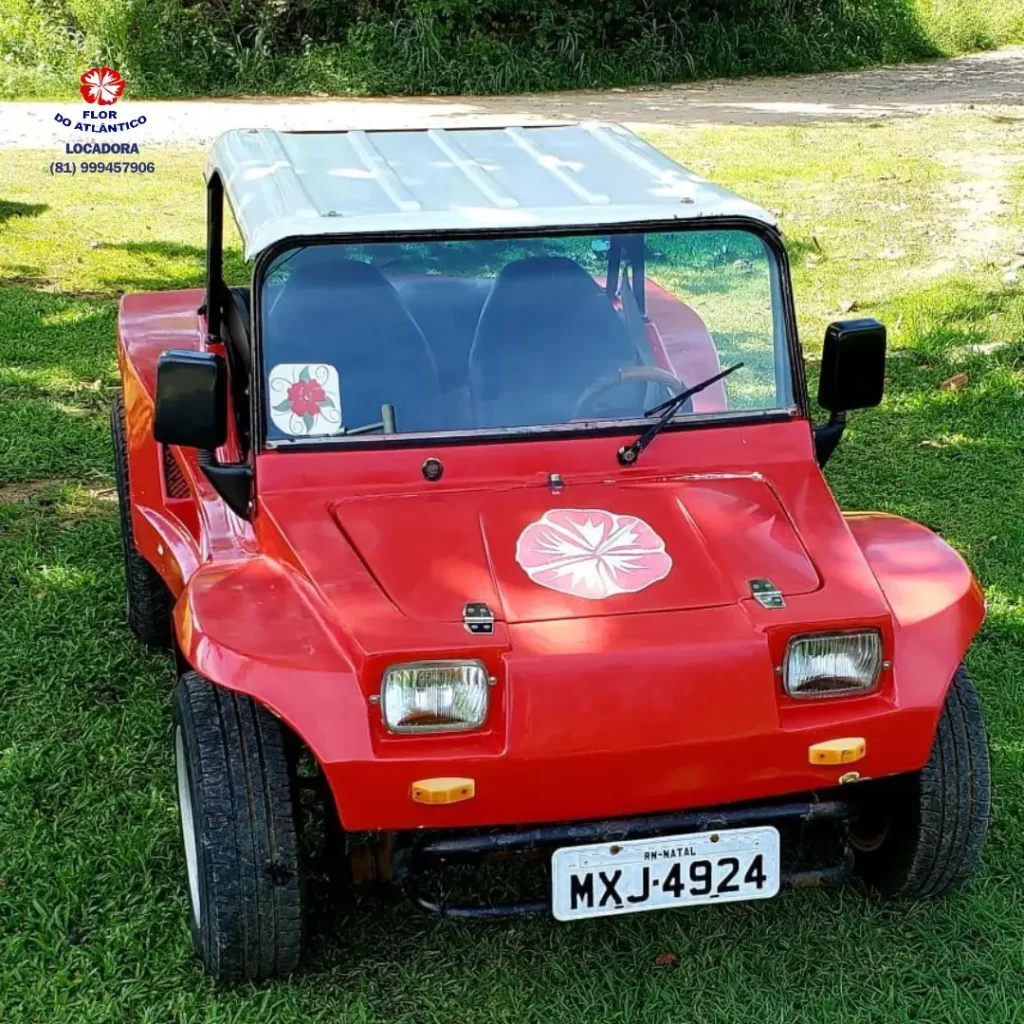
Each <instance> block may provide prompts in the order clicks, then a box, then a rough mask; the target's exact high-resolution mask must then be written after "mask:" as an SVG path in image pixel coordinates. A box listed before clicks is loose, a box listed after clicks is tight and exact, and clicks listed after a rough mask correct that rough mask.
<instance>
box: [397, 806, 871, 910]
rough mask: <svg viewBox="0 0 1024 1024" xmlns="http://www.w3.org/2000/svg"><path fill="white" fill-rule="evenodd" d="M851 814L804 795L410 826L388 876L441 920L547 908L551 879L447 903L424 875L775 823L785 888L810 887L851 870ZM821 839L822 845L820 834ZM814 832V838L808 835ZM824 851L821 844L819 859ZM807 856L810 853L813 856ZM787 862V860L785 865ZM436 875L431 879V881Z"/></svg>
mask: <svg viewBox="0 0 1024 1024" xmlns="http://www.w3.org/2000/svg"><path fill="white" fill-rule="evenodd" d="M856 815H857V807H856V805H855V804H854V803H852V802H849V801H844V800H839V799H824V800H820V799H817V798H816V797H813V796H812V797H806V798H801V799H795V800H791V801H786V802H784V803H774V804H773V803H768V804H764V803H762V804H752V805H749V806H736V807H723V808H709V809H704V810H696V811H679V812H675V813H670V814H656V815H645V816H641V817H634V818H620V819H610V820H603V821H586V822H570V823H565V824H552V825H540V826H535V827H532V828H521V829H516V828H503V829H487V830H480V831H477V830H474V831H472V832H466V831H461V832H449V833H440V834H437V833H430V832H422V831H421V832H414V833H409V834H405V835H401V836H400V837H399V838H398V840H397V841H396V844H395V847H394V850H393V852H392V860H391V862H392V867H393V870H394V874H395V877H396V879H397V880H398V882H399V884H400V885H401V887H402V889H403V890H404V892H405V893H406V895H407V896H408V897H409V898H410V899H411V900H412V901H413V902H414V903H415V904H416V905H417V906H418V907H420V909H422V910H424V911H425V912H426V913H428V914H430V915H431V916H434V917H443V918H477V919H479V918H508V917H522V916H527V915H532V914H547V913H550V911H551V898H550V879H549V880H548V889H547V892H546V893H545V895H544V896H539V895H538V896H534V897H530V898H526V899H523V898H517V899H512V900H505V901H501V902H485V901H479V900H474V901H472V902H458V901H453V900H452V899H451V897H450V895H449V894H448V893H447V890H446V889H445V887H444V885H443V883H441V884H435V886H434V887H433V891H431V888H430V886H429V883H428V881H427V878H428V876H429V875H431V874H433V875H435V876H436V878H437V879H440V878H442V876H443V871H444V869H445V868H446V867H448V866H451V865H456V864H466V863H475V862H480V861H482V860H484V859H486V858H489V857H497V858H499V859H502V860H504V859H506V858H507V857H508V856H509V855H520V856H522V855H535V856H536V855H540V856H541V857H544V856H545V855H547V860H548V861H549V860H550V856H549V855H550V852H551V851H553V850H555V849H557V848H559V847H564V846H572V845H576V844H584V843H601V842H609V843H610V842H620V841H622V840H626V839H650V838H657V837H660V836H675V835H685V834H687V833H694V832H707V831H712V830H714V829H730V828H743V827H748V826H751V825H774V826H776V827H778V828H779V829H780V831H781V832H782V833H783V863H784V870H783V874H782V888H783V889H810V888H819V887H822V886H828V885H837V884H839V883H841V882H843V881H844V880H845V879H846V878H848V877H849V875H850V874H851V872H852V869H853V853H852V850H851V849H850V847H849V845H848V843H847V841H846V825H847V823H848V822H850V821H851V820H852V819H854V818H855V817H856ZM823 832H824V833H825V836H824V838H825V839H826V840H827V842H826V843H825V844H824V847H822V844H821V842H820V841H821V839H822V838H823V836H822V833H823ZM811 833H813V836H811V835H810V834H811ZM809 837H810V838H813V839H815V840H818V843H817V844H816V845H817V846H818V847H819V849H818V856H817V858H816V860H815V861H814V862H813V866H812V864H811V863H810V862H808V861H807V860H806V857H807V856H808V853H809V851H808V850H806V849H803V848H802V847H803V845H804V841H805V840H807V839H808V838H809ZM822 849H825V850H827V853H826V854H825V859H824V860H823V861H822V860H821V855H822ZM811 855H812V856H813V854H811ZM787 862H788V864H787ZM435 881H436V880H435Z"/></svg>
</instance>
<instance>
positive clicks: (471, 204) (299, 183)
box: [207, 123, 775, 259]
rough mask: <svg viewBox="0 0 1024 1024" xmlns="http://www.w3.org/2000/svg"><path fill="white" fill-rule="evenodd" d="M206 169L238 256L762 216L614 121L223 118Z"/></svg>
mask: <svg viewBox="0 0 1024 1024" xmlns="http://www.w3.org/2000/svg"><path fill="white" fill-rule="evenodd" d="M215 172H216V173H218V174H219V175H220V177H221V180H222V181H223V182H224V187H225V190H226V191H227V195H228V198H229V200H230V202H231V207H232V209H233V210H234V214H235V219H236V220H237V222H238V227H239V230H240V231H241V234H242V241H243V244H244V246H245V258H246V259H251V258H252V257H254V256H257V255H258V254H259V253H260V252H262V251H263V250H264V249H266V248H267V247H268V246H270V245H272V244H273V243H275V242H278V241H281V240H282V239H285V238H293V237H296V236H310V235H338V236H345V235H355V234H369V233H379V232H419V231H424V232H445V231H471V230H486V229H499V230H500V229H523V228H537V229H545V228H562V227H564V228H573V227H581V228H582V227H600V226H605V225H609V226H611V225H615V224H627V223H635V222H637V221H661V222H670V221H673V220H693V219H697V218H703V217H741V216H742V217H750V218H753V219H755V220H758V221H761V222H762V223H765V224H774V223H775V221H774V219H773V218H772V217H771V215H770V214H768V213H767V212H766V211H765V210H763V209H761V208H760V207H759V206H757V205H755V204H754V203H751V202H748V201H747V200H745V199H743V198H741V197H740V196H737V195H736V194H734V193H732V192H729V191H728V190H727V189H724V188H721V187H720V186H718V185H715V184H713V183H712V182H709V181H707V180H706V179H705V178H702V177H700V176H699V175H697V174H694V173H693V172H692V171H688V170H687V169H686V168H685V167H681V166H680V165H679V164H677V163H676V162H675V161H674V160H670V159H669V158H668V157H667V156H665V155H664V154H663V153H661V152H659V151H658V150H657V149H655V148H654V147H653V146H650V145H648V144H647V143H646V142H644V141H643V140H642V139H640V138H638V137H637V136H636V135H634V134H633V133H632V132H630V131H628V130H627V129H625V128H623V127H621V126H620V125H616V124H597V123H591V124H575V125H558V126H536V127H511V128H451V129H442V128H430V129H425V130H419V131H336V132H277V131H271V130H269V129H258V130H256V129H253V130H248V131H232V132H227V133H225V134H224V135H222V136H221V137H220V138H219V139H217V141H216V142H215V143H214V145H213V150H212V152H211V154H210V161H209V165H208V167H207V176H208V177H209V176H210V175H212V174H213V173H215Z"/></svg>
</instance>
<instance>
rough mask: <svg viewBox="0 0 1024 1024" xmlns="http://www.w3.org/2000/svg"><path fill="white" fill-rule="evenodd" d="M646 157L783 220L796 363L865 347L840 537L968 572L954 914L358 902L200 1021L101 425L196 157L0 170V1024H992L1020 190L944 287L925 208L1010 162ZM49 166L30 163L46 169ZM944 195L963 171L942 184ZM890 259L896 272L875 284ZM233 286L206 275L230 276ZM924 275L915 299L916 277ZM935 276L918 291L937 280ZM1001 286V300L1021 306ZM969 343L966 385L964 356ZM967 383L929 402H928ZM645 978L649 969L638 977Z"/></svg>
mask: <svg viewBox="0 0 1024 1024" xmlns="http://www.w3.org/2000/svg"><path fill="white" fill-rule="evenodd" d="M652 138H653V140H654V141H655V142H656V143H658V144H659V145H662V146H664V147H665V148H666V149H667V150H668V151H669V152H670V153H673V154H674V155H677V156H680V157H682V158H684V160H685V162H687V163H689V164H691V165H694V166H696V167H697V168H698V169H699V170H702V171H704V172H706V173H708V174H710V175H711V176H713V177H715V178H717V179H720V180H722V181H724V182H726V183H728V184H731V185H734V186H736V187H738V188H739V189H740V190H741V191H743V192H745V193H746V194H748V195H749V196H750V197H751V198H753V199H756V200H758V201H760V202H762V203H764V204H765V205H767V206H768V207H770V208H773V209H776V210H779V211H781V214H782V224H783V226H784V228H785V230H786V232H787V235H788V237H789V239H790V244H791V249H792V252H793V258H794V264H795V269H794V273H795V281H796V291H797V300H798V306H799V308H800V313H801V318H800V323H801V329H802V336H803V342H804V345H805V348H806V350H807V352H808V354H809V356H810V358H811V369H812V376H813V367H814V361H813V359H814V356H815V354H816V353H817V352H818V351H819V339H820V337H821V335H822V331H823V328H824V325H825V324H826V323H827V322H828V321H829V320H830V319H832V318H835V317H836V316H838V315H839V307H840V305H841V304H845V303H847V302H855V303H856V312H858V313H864V314H865V315H878V316H880V317H882V318H883V319H885V320H886V321H888V323H889V324H890V326H891V328H892V353H891V354H892V358H891V359H890V362H889V368H888V373H889V376H890V383H889V386H888V393H887V397H886V400H885V402H884V404H883V405H882V407H881V408H880V409H878V410H876V411H873V412H867V413H859V414H856V415H855V416H853V417H852V421H851V426H850V429H849V431H848V435H847V437H846V438H845V439H844V441H843V444H842V446H841V448H840V449H839V451H838V453H837V454H836V456H835V457H834V460H833V462H832V463H831V464H830V466H829V468H828V476H829V479H830V482H831V484H832V486H833V488H834V490H835V492H836V494H837V496H838V498H839V500H840V502H841V503H842V504H843V505H844V506H845V507H849V508H874V509H884V510H887V511H892V512H896V513H899V514H902V515H906V516H910V517H912V518H915V519H919V520H921V521H923V522H925V523H927V524H928V525H929V526H931V527H933V528H934V529H936V530H939V531H940V532H941V533H942V534H943V535H944V536H945V537H946V538H947V539H948V540H949V541H950V542H951V543H952V544H954V545H955V546H956V547H957V548H958V549H959V550H960V551H962V552H963V553H964V554H965V555H966V556H967V557H968V558H969V559H970V561H971V563H972V565H973V566H974V568H975V569H976V571H977V573H978V575H979V577H980V578H981V580H982V581H983V582H984V584H985V588H986V592H987V596H988V602H989V618H988V621H987V623H986V625H985V627H984V628H983V630H982V633H981V635H980V636H979V638H978V640H977V641H976V643H975V645H974V647H973V648H972V651H971V654H970V657H969V659H968V662H969V666H970V668H971V670H972V672H973V673H974V676H975V678H976V680H977V683H978V686H979V689H980V692H981V695H982V699H983V702H984V706H985V710H986V714H987V718H988V722H989V725H990V729H991V733H992V745H993V759H994V777H995V817H994V821H993V826H992V831H991V834H990V841H989V846H988V851H987V857H986V861H985V866H984V869H983V871H982V873H981V875H980V877H979V878H978V879H977V881H976V882H975V883H974V884H973V885H972V886H970V887H969V888H968V889H967V890H966V891H964V892H963V893H961V894H958V895H955V896H953V897H952V898H950V899H948V900H945V901H941V902H935V903H926V904H922V905H919V906H910V907H899V906H885V905H880V904H878V903H875V902H872V901H869V900H867V899H865V898H863V897H862V896H861V895H860V894H859V893H858V892H857V891H855V890H845V891H841V892H838V893H803V894H791V895H787V896H783V897H780V898H779V899H777V900H773V901H770V902H767V903H764V904H757V905H753V904H751V905H736V906H732V907H713V908H703V909H699V910H695V911H681V912H678V913H664V914H649V915H639V916H637V917H635V918H623V919H619V920H611V921H603V922H592V923H585V924H580V925H573V926H566V925H558V924H556V923H554V922H552V921H547V920H537V921H529V922H516V923H512V924H502V925H478V926H459V925H453V924H435V923H432V922H430V921H426V920H424V919H423V918H421V917H420V916H418V915H417V913H416V912H414V911H413V910H412V909H411V908H410V907H408V906H407V905H406V904H404V903H402V902H400V901H390V900H387V899H383V898H380V897H370V896H365V897H362V898H360V899H359V901H358V902H357V903H356V905H355V906H354V907H352V908H351V909H350V910H348V911H346V912H345V913H344V914H343V915H342V916H341V917H340V918H339V919H337V920H334V921H325V920H319V921H318V923H317V925H316V938H315V948H314V953H313V955H312V957H311V960H310V962H309V965H308V967H307V969H306V970H305V972H304V973H303V974H301V976H299V977H297V978H296V979H295V980H293V981H291V982H288V983H278V984H268V985H263V986H258V987H256V986H241V987H239V988H236V989H232V990H219V989H217V988H216V987H215V986H214V985H213V984H212V983H211V982H210V981H209V979H207V978H206V977H205V976H204V974H203V972H202V970H201V969H200V967H199V965H198V963H197V962H196V960H195V959H194V957H193V955H192V952H191V949H190V944H189V937H188V933H187V927H186V892H185V883H184V865H183V857H182V853H181V849H180V842H179V836H178V831H177V829H178V823H177V808H176V802H175V796H174V781H173V768H172V758H171V745H170V691H171V686H172V680H173V674H174V669H173V665H172V663H171V661H170V659H169V658H167V657H162V656H150V655H146V654H144V653H143V652H142V651H141V650H140V649H139V647H138V646H137V644H136V643H135V642H134V640H133V639H132V637H131V636H130V635H129V633H128V631H127V629H126V628H125V627H124V626H123V624H122V609H123V601H124V591H123V582H122V577H121V563H120V553H119V549H118V536H117V523H116V509H115V507H114V505H113V502H112V495H111V487H112V479H111V469H110V455H109V450H108V437H107V428H106V408H107V404H108V402H109V400H110V393H111V389H112V387H113V386H114V384H115V381H116V367H115V362H114V356H113V330H114V322H115V312H116V301H117V296H118V295H119V293H120V292H121V291H123V290H130V289H139V288H171V287H178V286H182V285H193V284H197V283H198V282H199V281H200V277H201V268H202V237H203V231H202V211H203V190H202V184H201V177H200V170H201V166H202V161H203V154H201V153H200V152H198V151H187V152H165V153H162V154H161V155H160V157H159V159H158V168H157V173H156V174H155V175H154V176H153V177H152V178H146V179H139V180H133V181H131V182H128V181H126V180H124V179H116V180H107V179H98V180H95V181H92V182H88V183H86V182H85V181H84V180H83V179H82V178H80V177H79V178H76V179H74V180H64V179H61V178H51V177H49V176H46V175H44V174H43V173H42V171H41V168H42V165H43V162H44V156H43V155H40V154H34V153H15V152H10V151H8V152H6V153H3V154H2V155H0V236H2V240H3V245H2V246H0V280H2V281H3V282H4V284H3V287H0V607H2V609H3V618H2V620H0V621H2V626H0V637H2V642H0V698H2V699H0V1021H2V1022H3V1024H34V1022H44V1024H51V1022H52V1024H98V1022H109V1024H115V1022H116V1024H123V1022H128V1021H130V1022H133V1024H170V1022H193V1021H197V1022H198V1021H201V1022H203V1024H228V1022H231V1024H293V1022H296V1024H297V1022H303V1024H313V1022H324V1024H327V1022H330V1024H349V1022H353V1024H354V1022H369V1021H381V1022H387V1024H426V1022H435V1021H436V1022H438V1024H478V1022H479V1024H494V1022H501V1021H508V1022H513V1021H514V1022H517V1024H519V1022H531V1021H536V1022H538V1024H555V1022H559V1024H560V1022H567V1024H568V1022H572V1024H577V1022H584V1024H590V1022H594V1024H598V1022H601V1024H608V1022H630V1024H633V1022H639V1021H651V1022H659V1024H661V1022H665V1021H678V1022H702V1024H703V1022H707V1024H712V1022H715V1024H717V1022H733V1021H735V1022H747V1021H758V1022H759V1024H775V1022H778V1024H788V1022H790V1021H793V1020H795V1019H797V1018H800V1019H804V1020H808V1021H841V1022H843V1024H855V1022H856V1024H859V1022H864V1024H867V1022H878V1024H893V1022H900V1021H916V1022H925V1021H928V1022H936V1024H939V1022H942V1024H950V1022H959V1021H962V1022H965V1024H976V1022H978V1021H1014V1020H1022V1019H1024V973H1022V966H1024V964H1022V956H1024V954H1022V951H1024V879H1022V876H1021V872H1020V864H1021V863H1022V861H1024V824H1022V822H1024V781H1022V780H1024V744H1022V741H1021V736H1022V735H1024V659H1022V658H1021V651H1022V650H1024V516H1022V515H1021V499H1022V491H1021V480H1022V479H1024V445H1022V439H1024V363H1022V356H1024V351H1022V347H1021V339H1022V338H1024V293H1022V290H1021V288H1020V286H1019V285H1016V286H1015V285H1007V284H1004V283H1003V282H1002V277H1003V275H1004V274H1005V273H1006V270H1007V267H1008V266H1009V265H1010V263H1011V261H1012V260H1013V258H1014V257H1013V255H1012V249H1013V248H1014V244H1015V243H1016V242H1017V241H1018V239H1022V238H1024V168H1022V167H1021V166H1019V165H1014V164H1012V163H1009V162H1008V163H1007V164H1006V175H1007V184H1006V190H1005V195H1004V199H1005V203H1004V205H1003V206H1002V207H1001V211H1002V214H1001V217H1000V218H999V219H998V220H997V221H996V222H994V223H995V224H996V226H1002V227H1003V228H1005V233H1004V234H1002V235H1000V236H999V238H998V239H997V241H996V242H994V243H993V244H992V246H991V248H990V249H989V250H986V251H985V252H982V251H981V250H980V249H979V250H977V251H973V250H972V252H973V255H971V259H970V261H969V265H964V266H962V267H958V266H953V267H951V268H949V267H948V264H949V261H950V260H952V262H953V263H954V264H956V263H957V261H958V260H959V259H960V258H961V257H963V256H964V254H965V253H968V254H970V253H969V250H971V246H972V245H973V243H971V241H970V238H971V236H970V234H969V233H968V232H966V231H965V230H964V229H963V227H962V226H958V220H957V218H958V217H960V216H961V213H962V211H959V210H958V209H957V208H956V207H955V205H953V204H952V203H951V202H950V201H949V198H948V195H947V192H946V188H947V186H948V187H954V186H955V185H956V184H957V183H958V182H960V181H962V180H963V179H964V178H965V177H966V176H967V175H968V174H969V173H970V171H968V170H964V169H963V168H958V165H956V164H955V163H951V162H950V161H949V159H948V157H947V155H946V154H948V152H949V151H950V150H955V149H957V148H958V147H959V146H961V145H963V144H964V141H965V140H969V145H970V151H971V162H973V163H975V164H977V163H978V161H981V160H983V159H987V156H986V154H988V155H992V154H996V155H999V154H1006V155H1019V154H1020V153H1021V152H1024V146H1022V139H1024V122H1012V123H1011V122H1006V121H993V120H988V119H986V118H982V117H974V118H969V119H960V120H948V119H944V118H932V119H928V120H919V121H901V122H899V123H891V124H890V123H886V124H884V125H882V126H880V127H875V128H872V127H868V126H864V125H856V126H851V125H830V126H818V127H802V128H729V129H688V130H685V131H675V132H672V131H659V132H657V133H655V134H654V135H653V136H652ZM45 159H46V160H47V161H48V160H49V157H45ZM968 166H969V165H968ZM897 249H898V250H900V251H902V252H903V255H897V256H893V251H895V250H897ZM232 258H233V260H234V261H235V263H236V269H237V258H238V255H237V248H236V249H235V250H234V251H233V253H232ZM936 268H938V269H936ZM944 268H946V269H944ZM1021 276H1022V277H1024V274H1022V275H1021ZM989 342H997V343H999V342H1001V343H1005V345H1006V347H1004V348H1002V349H999V350H996V351H990V352H989V353H988V354H984V353H980V352H976V351H972V350H971V349H969V348H968V346H970V345H974V344H978V343H989ZM957 373H966V374H967V376H968V380H967V383H966V384H965V385H964V386H962V387H961V388H960V389H958V390H942V388H941V384H942V382H943V381H944V380H947V379H948V378H950V377H952V376H953V375H954V374H957ZM663 952H673V953H675V954H677V955H678V957H679V962H678V965H677V966H674V967H657V966H656V965H655V958H656V957H657V956H658V954H660V953H663Z"/></svg>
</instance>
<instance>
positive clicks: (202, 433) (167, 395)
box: [153, 349, 228, 451]
mask: <svg viewBox="0 0 1024 1024" xmlns="http://www.w3.org/2000/svg"><path fill="white" fill-rule="evenodd" d="M227 433H228V377H227V369H226V367H225V364H224V360H223V358H222V357H221V356H217V355H214V354H213V353H212V352H192V351H186V350H179V349H171V350H170V351H168V352H165V353H164V354H163V355H162V356H161V357H160V359H159V360H158V362H157V364H156V412H155V414H154V418H153V436H154V437H155V438H156V439H157V440H158V441H160V442H161V443H163V444H176V445H181V446H182V447H185V448H199V449H200V450H202V451H213V450H214V449H215V448H219V447H220V446H221V445H222V444H223V443H224V440H225V438H226V437H227Z"/></svg>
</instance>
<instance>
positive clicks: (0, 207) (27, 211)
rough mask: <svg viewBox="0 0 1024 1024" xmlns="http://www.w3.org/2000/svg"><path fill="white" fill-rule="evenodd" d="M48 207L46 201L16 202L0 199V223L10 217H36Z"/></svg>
mask: <svg viewBox="0 0 1024 1024" xmlns="http://www.w3.org/2000/svg"><path fill="white" fill-rule="evenodd" d="M49 208H50V207H49V204H48V203H16V202H13V201H11V200H9V199H0V224H3V222H4V221H7V220H10V219H11V218H12V217H38V216H39V214H41V213H44V212H45V211H46V210H48V209H49Z"/></svg>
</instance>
